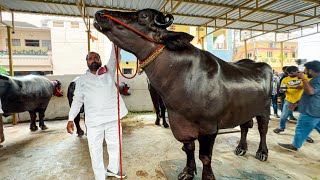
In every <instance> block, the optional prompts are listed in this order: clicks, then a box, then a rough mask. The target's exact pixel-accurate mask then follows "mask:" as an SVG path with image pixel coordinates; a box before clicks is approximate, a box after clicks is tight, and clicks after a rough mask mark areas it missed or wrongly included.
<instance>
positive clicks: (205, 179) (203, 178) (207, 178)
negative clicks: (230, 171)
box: [202, 175, 216, 180]
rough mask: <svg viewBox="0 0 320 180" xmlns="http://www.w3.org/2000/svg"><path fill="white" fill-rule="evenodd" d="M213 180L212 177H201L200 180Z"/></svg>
mask: <svg viewBox="0 0 320 180" xmlns="http://www.w3.org/2000/svg"><path fill="white" fill-rule="evenodd" d="M215 179H216V178H215V177H214V175H210V176H205V177H202V180H215Z"/></svg>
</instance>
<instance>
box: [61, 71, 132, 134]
mask: <svg viewBox="0 0 320 180" xmlns="http://www.w3.org/2000/svg"><path fill="white" fill-rule="evenodd" d="M78 78H79V77H76V78H75V79H74V80H73V81H71V83H70V84H69V86H68V93H67V97H68V101H69V105H70V107H71V104H72V101H73V96H74V90H75V88H76V81H77V79H78ZM119 87H120V89H119V90H120V94H122V95H125V96H129V95H130V92H129V89H130V87H129V86H128V84H126V83H124V82H121V83H120V85H119ZM80 113H84V106H82V107H81V109H80V112H79V113H78V115H77V116H76V117H75V118H74V124H75V125H76V128H77V134H78V136H82V135H84V131H83V130H82V129H81V126H80Z"/></svg>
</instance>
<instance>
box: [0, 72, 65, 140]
mask: <svg viewBox="0 0 320 180" xmlns="http://www.w3.org/2000/svg"><path fill="white" fill-rule="evenodd" d="M53 95H54V96H58V97H61V96H63V93H62V92H61V83H60V82H59V81H58V80H54V81H50V80H48V79H47V78H45V77H42V76H36V75H28V76H21V77H10V76H6V75H0V99H1V104H2V109H3V111H4V114H3V116H5V117H6V116H9V115H11V114H13V113H21V112H25V111H28V112H29V114H30V118H31V121H30V130H31V131H36V130H38V127H37V125H36V118H37V115H36V113H39V127H40V128H41V129H42V130H45V129H48V127H47V126H46V125H45V124H44V117H45V111H46V109H47V106H48V104H49V101H50V99H51V97H52V96H53ZM1 120H2V119H1ZM1 126H2V122H1ZM2 128H3V127H0V130H1V129H2ZM0 134H3V132H0Z"/></svg>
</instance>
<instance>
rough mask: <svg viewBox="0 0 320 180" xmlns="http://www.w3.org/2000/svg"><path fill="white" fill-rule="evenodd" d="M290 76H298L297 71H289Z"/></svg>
mask: <svg viewBox="0 0 320 180" xmlns="http://www.w3.org/2000/svg"><path fill="white" fill-rule="evenodd" d="M288 76H290V77H296V76H297V72H290V73H289V72H288Z"/></svg>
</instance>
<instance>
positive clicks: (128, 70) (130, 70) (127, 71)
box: [122, 68, 133, 74]
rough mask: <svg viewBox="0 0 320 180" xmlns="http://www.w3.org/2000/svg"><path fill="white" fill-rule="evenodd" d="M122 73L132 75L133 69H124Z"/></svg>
mask: <svg viewBox="0 0 320 180" xmlns="http://www.w3.org/2000/svg"><path fill="white" fill-rule="evenodd" d="M122 72H123V74H132V72H133V69H132V68H123V69H122Z"/></svg>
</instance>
